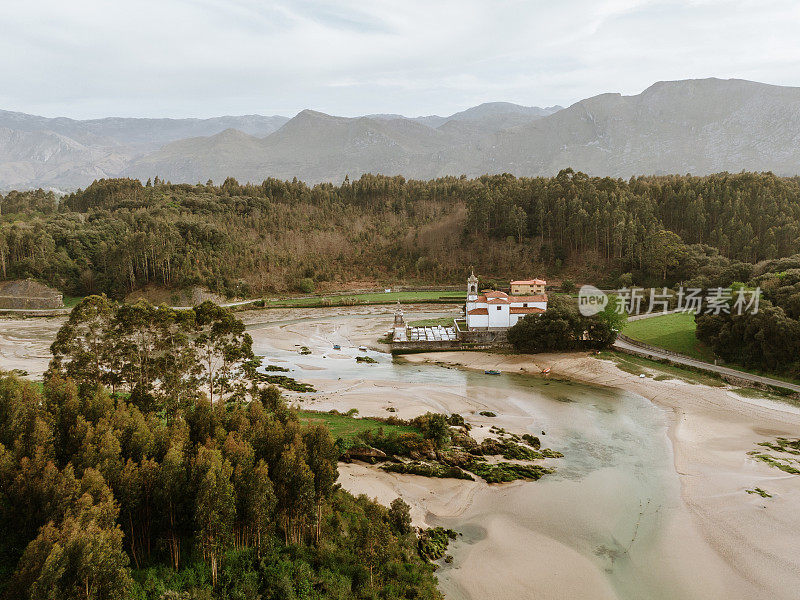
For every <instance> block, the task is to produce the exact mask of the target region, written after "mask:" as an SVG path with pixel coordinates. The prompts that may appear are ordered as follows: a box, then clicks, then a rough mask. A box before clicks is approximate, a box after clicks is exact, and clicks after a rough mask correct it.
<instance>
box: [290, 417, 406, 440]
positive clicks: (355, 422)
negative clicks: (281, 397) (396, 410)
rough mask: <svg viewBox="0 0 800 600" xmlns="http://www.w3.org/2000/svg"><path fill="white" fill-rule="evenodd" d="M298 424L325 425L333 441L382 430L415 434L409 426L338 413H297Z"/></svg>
mask: <svg viewBox="0 0 800 600" xmlns="http://www.w3.org/2000/svg"><path fill="white" fill-rule="evenodd" d="M297 416H298V418H299V419H300V422H301V423H303V424H305V425H325V426H326V427H327V428H328V429H329V430H330V432H331V435H332V436H333V438H334V439H338V438H341V439H343V440H345V441H346V442H350V441H352V440H353V439H354V438H355V437H356V436H358V435H359V434H360V433H363V432H365V431H379V430H383V431H384V432H385V433H397V434H400V433H417V430H416V429H415V428H414V427H411V426H409V425H391V424H387V423H385V422H384V421H381V420H379V419H369V418H356V417H353V416H349V415H343V414H341V413H338V412H317V411H313V410H300V411H297Z"/></svg>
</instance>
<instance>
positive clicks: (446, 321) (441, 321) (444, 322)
mask: <svg viewBox="0 0 800 600" xmlns="http://www.w3.org/2000/svg"><path fill="white" fill-rule="evenodd" d="M455 317H456V315H451V316H449V317H440V318H438V319H422V320H420V321H411V323H409V326H411V327H437V326H439V325H441V326H442V327H452V326H453V319H455Z"/></svg>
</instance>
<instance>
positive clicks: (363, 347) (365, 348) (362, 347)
mask: <svg viewBox="0 0 800 600" xmlns="http://www.w3.org/2000/svg"><path fill="white" fill-rule="evenodd" d="M358 349H359V350H361V352H366V351H367V347H366V346H359V347H358Z"/></svg>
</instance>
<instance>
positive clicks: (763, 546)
mask: <svg viewBox="0 0 800 600" xmlns="http://www.w3.org/2000/svg"><path fill="white" fill-rule="evenodd" d="M405 308H406V312H407V320H411V319H417V318H420V319H422V318H429V317H432V316H437V315H441V314H442V313H441V307H425V306H419V307H413V308H408V307H405ZM240 316H241V317H243V318H244V320H245V322H246V323H247V324H248V330H249V332H250V334H251V335H252V336H253V339H254V349H255V351H256V352H257V353H258V354H262V355H264V356H265V359H264V360H265V362H269V363H273V364H279V365H283V366H285V367H287V368H290V369H291V370H292V372H291V373H290V375H291V376H292V377H295V378H297V379H298V380H300V381H304V382H308V383H311V384H313V385H314V387H315V388H316V389H317V390H319V391H318V393H315V394H288V395H289V396H290V397H292V398H293V400H294V401H297V402H298V403H299V404H300V405H301V406H303V407H305V408H312V409H318V410H330V409H332V408H336V409H338V410H348V409H350V408H357V409H358V410H359V413H360V414H361V415H362V416H372V415H375V416H387V415H388V414H396V415H398V416H400V417H404V418H405V417H412V416H415V415H417V414H420V413H423V412H425V411H427V410H430V411H439V412H448V413H450V412H458V413H460V414H462V415H464V417H465V419H466V420H467V421H468V422H470V423H471V424H472V425H473V428H474V429H473V434H474V436H475V437H476V438H478V439H480V438H481V437H482V436H485V435H488V430H489V428H490V427H491V426H492V425H496V426H498V427H503V428H505V429H506V430H508V431H511V432H516V433H525V432H529V433H531V434H534V435H538V436H540V437H541V439H542V442H543V445H545V446H549V447H552V448H554V449H556V450H560V451H562V452H563V453H564V454H565V457H564V458H563V459H554V461H553V463H552V464H553V465H554V466H556V468H557V471H556V473H555V474H553V475H548V476H546V477H545V478H543V479H541V480H540V481H538V482H515V483H511V484H503V485H487V484H485V483H483V482H481V481H476V482H468V481H467V482H465V481H460V480H459V481H456V480H442V479H428V478H422V477H417V476H412V475H396V474H390V473H385V472H383V471H381V470H379V469H377V468H376V467H372V466H367V465H359V464H351V465H342V466H341V468H340V482H341V483H342V485H343V486H344V487H345V488H347V489H349V490H351V491H352V492H354V493H365V494H367V495H368V496H370V497H376V498H378V499H379V500H380V501H381V502H384V503H388V502H390V501H391V500H392V499H394V498H395V497H397V496H402V497H403V498H404V499H405V500H406V501H407V502H408V503H409V504H411V506H412V517H413V519H414V522H415V523H416V524H417V525H445V526H448V527H452V528H454V529H457V530H458V531H460V532H461V533H462V535H461V536H460V537H459V538H458V539H457V540H456V542H455V543H454V544H453V545H452V546H451V549H450V550H449V552H450V553H451V554H452V555H453V562H452V563H451V564H443V565H442V566H441V568H440V569H439V571H438V576H439V580H440V586H441V589H442V590H443V592H444V593H445V595H446V596H447V597H448V598H452V599H462V598H467V599H472V598H476V599H477V598H480V599H483V598H493V599H494V598H500V599H504V598H509V599H510V598H515V599H518V598H531V599H533V598H536V599H545V600H546V599H556V598H558V599H560V598H565V599H566V598H570V599H577V598H580V599H590V600H591V599H606V598H618V599H630V600H634V599H635V600H639V599H648V598H656V599H661V598H663V599H665V600H666V599H670V600H672V599H684V598H686V599H694V598H697V599H701V598H702V599H704V600H707V599H716V598H725V599H742V600H744V599H747V600H750V599H760V598H764V599H766V598H771V599H775V598H778V599H786V600H788V599H790V598H791V599H794V598H797V590H798V589H800V553H798V552H797V551H796V548H797V539H798V538H799V537H800V535H799V534H800V493H798V492H800V477H797V476H791V475H787V474H786V473H783V472H781V471H779V470H776V469H772V468H770V467H769V466H767V465H765V464H763V463H761V462H758V461H754V460H752V459H751V458H750V457H748V456H747V454H746V453H747V452H748V451H749V450H752V449H754V448H755V446H754V444H755V443H757V442H760V441H763V440H765V439H769V438H773V437H775V436H786V437H800V411H798V409H797V408H796V407H794V406H791V405H788V404H781V403H776V402H771V401H767V400H758V399H748V398H742V397H740V396H738V395H736V394H735V393H734V392H732V391H731V390H730V389H729V388H725V387H722V388H715V387H709V386H705V385H698V384H691V383H687V382H685V381H681V380H661V381H655V380H653V379H651V378H644V379H642V378H639V377H638V376H636V375H631V374H628V373H626V372H623V371H621V370H620V369H618V368H617V367H616V365H614V364H613V363H612V362H610V361H605V360H599V359H597V358H594V357H590V356H586V355H580V354H562V355H536V356H515V355H501V354H490V353H477V352H453V353H435V354H416V355H409V356H407V357H405V358H403V359H400V360H392V358H391V356H390V355H388V354H386V353H385V352H381V349H382V346H381V345H380V344H378V343H376V340H377V339H378V338H379V337H380V336H382V335H383V334H384V333H386V332H387V331H388V330H389V328H390V327H391V323H392V309H391V307H340V308H328V309H286V310H283V309H279V310H278V309H276V310H270V311H248V312H243V313H240ZM59 325H60V322H59V321H58V320H49V322H45V321H43V320H40V319H36V320H33V319H31V320H20V321H18V322H14V321H13V320H3V321H2V322H0V368H4V369H9V368H22V369H25V370H27V371H28V372H30V373H36V372H39V371H43V370H44V368H46V364H47V356H46V353H47V347H48V346H49V344H50V343H51V342H52V339H53V337H54V335H55V331H56V330H57V329H58V326H59ZM335 344H336V345H339V346H341V348H340V349H339V350H334V348H333V346H334V345H335ZM361 345H366V346H368V347H369V350H368V351H367V355H368V356H370V357H372V358H374V359H375V360H376V361H377V363H376V364H358V363H356V361H355V357H356V356H358V355H360V354H364V353H363V352H362V351H360V350H359V346H361ZM301 346H307V347H308V348H309V349H310V350H311V354H309V355H300V353H299V352H298V350H299V348H300V347H301ZM384 350H385V348H384ZM36 365H38V367H37V366H36ZM547 367H550V368H551V369H552V371H551V374H550V378H549V379H546V378H544V377H542V376H541V375H539V373H540V371H541V370H542V369H543V368H547ZM486 369H496V370H499V371H501V372H502V374H501V375H499V376H491V375H485V374H484V372H483V371H484V370H486ZM660 379H661V378H660ZM389 408H392V409H394V411H395V412H389V411H388V410H387V409H389ZM485 410H489V411H492V412H494V413H496V415H497V416H496V417H495V418H491V417H484V416H481V415H480V414H478V413H479V412H480V411H485ZM542 431H544V432H545V434H544V435H543V434H542ZM756 486H758V487H760V488H762V489H764V490H767V491H768V492H769V493H771V494H772V495H773V497H772V498H761V497H760V496H758V495H755V494H747V493H746V491H745V490H746V489H752V488H754V487H756Z"/></svg>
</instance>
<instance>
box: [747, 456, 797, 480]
mask: <svg viewBox="0 0 800 600" xmlns="http://www.w3.org/2000/svg"><path fill="white" fill-rule="evenodd" d="M747 454H748V455H750V456H752V457H753V458H755V459H757V460H760V461H762V462H765V463H767V464H768V465H769V466H770V467H775V468H776V469H780V470H781V471H783V472H784V473H789V474H790V475H800V469H798V468H797V467H795V466H794V465H792V464H790V462H791V460H790V459H788V458H782V457H775V456H772V455H770V454H763V453H761V452H755V451H753V452H748V453H747ZM781 461H786V462H781Z"/></svg>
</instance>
